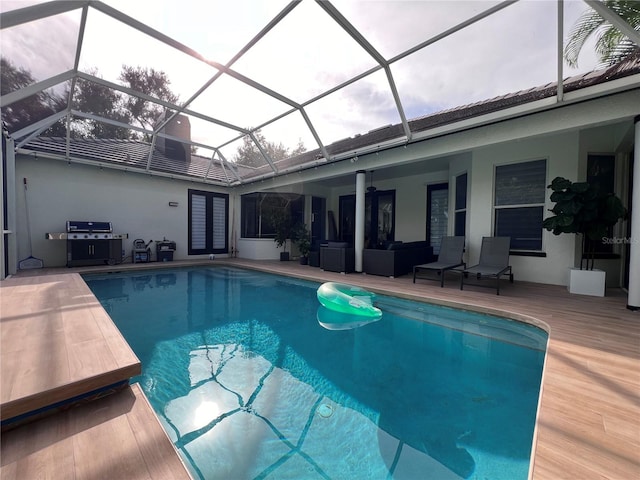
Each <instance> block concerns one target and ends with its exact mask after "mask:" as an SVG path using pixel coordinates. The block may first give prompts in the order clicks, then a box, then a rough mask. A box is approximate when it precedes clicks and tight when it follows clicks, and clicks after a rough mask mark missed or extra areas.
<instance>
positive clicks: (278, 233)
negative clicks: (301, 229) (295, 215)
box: [267, 207, 293, 262]
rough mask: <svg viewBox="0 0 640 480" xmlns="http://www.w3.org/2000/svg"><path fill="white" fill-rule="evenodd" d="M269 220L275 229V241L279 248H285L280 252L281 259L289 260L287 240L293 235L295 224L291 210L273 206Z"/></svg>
mask: <svg viewBox="0 0 640 480" xmlns="http://www.w3.org/2000/svg"><path fill="white" fill-rule="evenodd" d="M267 220H268V222H269V223H270V224H271V226H272V227H273V228H274V230H275V237H274V238H273V241H274V242H276V245H278V248H283V251H282V252H280V260H281V261H283V262H285V261H288V260H289V252H287V240H288V239H290V238H292V236H293V225H292V223H291V216H290V215H289V211H288V210H287V209H286V208H277V207H272V208H271V209H270V210H269V211H268V214H267Z"/></svg>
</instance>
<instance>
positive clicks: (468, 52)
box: [391, 2, 557, 118]
mask: <svg viewBox="0 0 640 480" xmlns="http://www.w3.org/2000/svg"><path fill="white" fill-rule="evenodd" d="M522 18H526V19H527V22H520V21H518V19H522ZM556 20H557V12H556V5H555V4H554V3H552V2H519V3H515V4H513V5H510V6H509V7H507V8H504V9H502V10H500V11H498V12H496V13H495V14H493V15H491V16H489V17H487V18H484V19H482V20H479V21H478V22H476V23H474V24H473V25H470V26H468V27H467V28H464V29H462V30H459V31H457V32H455V33H453V34H451V35H449V36H447V37H445V38H443V39H441V40H440V41H438V42H435V43H433V44H431V45H428V46H427V47H425V48H423V49H421V50H419V51H417V52H416V53H413V54H412V55H409V56H408V57H405V58H404V59H402V60H399V61H398V62H396V63H393V64H392V66H391V70H392V72H393V74H394V77H395V78H396V81H397V83H398V90H399V92H400V97H401V99H402V103H403V105H404V106H405V107H406V108H407V116H408V117H409V118H415V117H417V116H420V115H423V114H425V113H430V112H436V111H440V110H445V109H448V108H452V107H456V106H460V105H468V104H471V103H474V102H477V101H480V100H486V99H490V98H493V97H495V96H498V95H503V94H506V93H510V92H517V91H519V90H522V89H525V88H530V87H532V86H538V85H545V84H547V83H551V82H554V81H556V80H557V62H556V59H555V53H556V50H557V46H556V40H555V37H556V30H557V27H556V24H557V21H556ZM486 32H491V34H490V35H488V34H487V33H486ZM523 52H527V55H523ZM417 84H419V85H421V86H420V87H418V88H416V85H417Z"/></svg>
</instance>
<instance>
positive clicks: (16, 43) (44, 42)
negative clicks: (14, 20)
mask: <svg viewBox="0 0 640 480" xmlns="http://www.w3.org/2000/svg"><path fill="white" fill-rule="evenodd" d="M7 4H8V5H5V2H4V0H3V1H2V9H3V10H4V9H5V8H6V7H7V6H12V5H13V6H19V7H24V6H25V4H24V3H23V2H7ZM79 25H80V9H77V10H74V11H71V12H67V13H63V14H59V15H54V16H51V17H47V18H43V19H39V20H36V21H33V22H29V23H24V24H22V25H16V26H14V27H11V28H5V29H2V30H0V45H1V49H0V51H1V53H2V57H3V59H6V60H8V61H10V62H11V63H12V64H13V65H14V66H15V67H17V68H19V69H22V70H24V71H26V72H29V74H30V77H31V80H30V81H28V82H25V84H23V85H21V86H27V85H30V84H32V83H35V82H39V81H42V80H46V79H47V78H50V77H53V76H54V75H57V74H59V73H62V72H66V71H67V70H71V69H73V66H74V61H75V55H76V43H77V41H78V30H79ZM13 87H15V85H11V84H6V85H5V84H3V88H2V93H3V94H4V93H5V88H8V89H9V90H14V88H13Z"/></svg>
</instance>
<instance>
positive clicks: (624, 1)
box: [564, 0, 640, 67]
mask: <svg viewBox="0 0 640 480" xmlns="http://www.w3.org/2000/svg"><path fill="white" fill-rule="evenodd" d="M604 4H605V6H607V7H608V8H610V9H611V10H613V11H614V12H615V13H616V14H618V15H619V16H620V17H621V18H622V19H623V20H624V21H625V22H627V23H628V24H629V25H631V27H632V28H633V29H634V30H640V2H639V1H638V0H604ZM592 36H595V37H596V44H595V49H596V53H597V54H598V55H599V57H600V62H601V64H602V66H605V67H609V66H612V65H615V64H616V63H619V62H621V61H623V60H625V59H628V58H631V57H632V56H637V55H639V54H640V49H639V47H638V45H636V44H634V43H633V42H632V41H631V40H630V39H629V38H628V37H627V36H626V35H624V34H623V33H622V32H620V31H619V30H618V29H617V28H616V27H614V26H613V25H612V24H610V23H609V22H608V21H606V20H605V19H604V18H602V17H601V16H600V14H599V13H598V12H596V11H595V10H593V9H591V8H590V9H589V10H587V11H585V12H584V13H583V14H582V15H581V16H580V18H578V20H577V21H576V23H575V24H574V25H573V27H572V29H571V32H570V33H569V39H568V41H567V43H566V44H565V47H564V58H565V60H566V61H567V63H568V64H569V65H570V66H572V67H575V66H577V65H578V57H579V55H580V51H581V50H582V48H583V47H584V45H585V43H586V42H587V40H589V39H590V38H591V37H592Z"/></svg>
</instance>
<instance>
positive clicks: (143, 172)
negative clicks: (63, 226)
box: [16, 148, 227, 188]
mask: <svg viewBox="0 0 640 480" xmlns="http://www.w3.org/2000/svg"><path fill="white" fill-rule="evenodd" d="M16 153H17V154H20V155H26V156H31V157H33V156H37V157H38V158H47V159H50V160H59V161H62V162H66V163H77V164H80V165H89V166H92V167H99V168H105V169H110V170H120V171H124V172H132V173H138V174H141V175H151V176H153V177H163V178H171V179H177V180H184V181H186V182H191V183H193V182H200V183H206V184H208V185H216V186H219V187H222V188H226V187H227V185H226V184H225V183H224V182H219V181H212V180H207V179H204V178H202V177H200V176H198V177H196V176H188V175H180V174H174V173H166V172H162V171H156V170H146V169H144V168H137V167H132V166H130V165H128V166H126V167H125V166H122V165H117V164H112V163H106V162H100V161H96V160H87V159H84V158H77V157H71V156H69V157H67V156H64V155H56V154H52V153H46V152H39V151H35V150H29V149H25V148H20V149H16Z"/></svg>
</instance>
